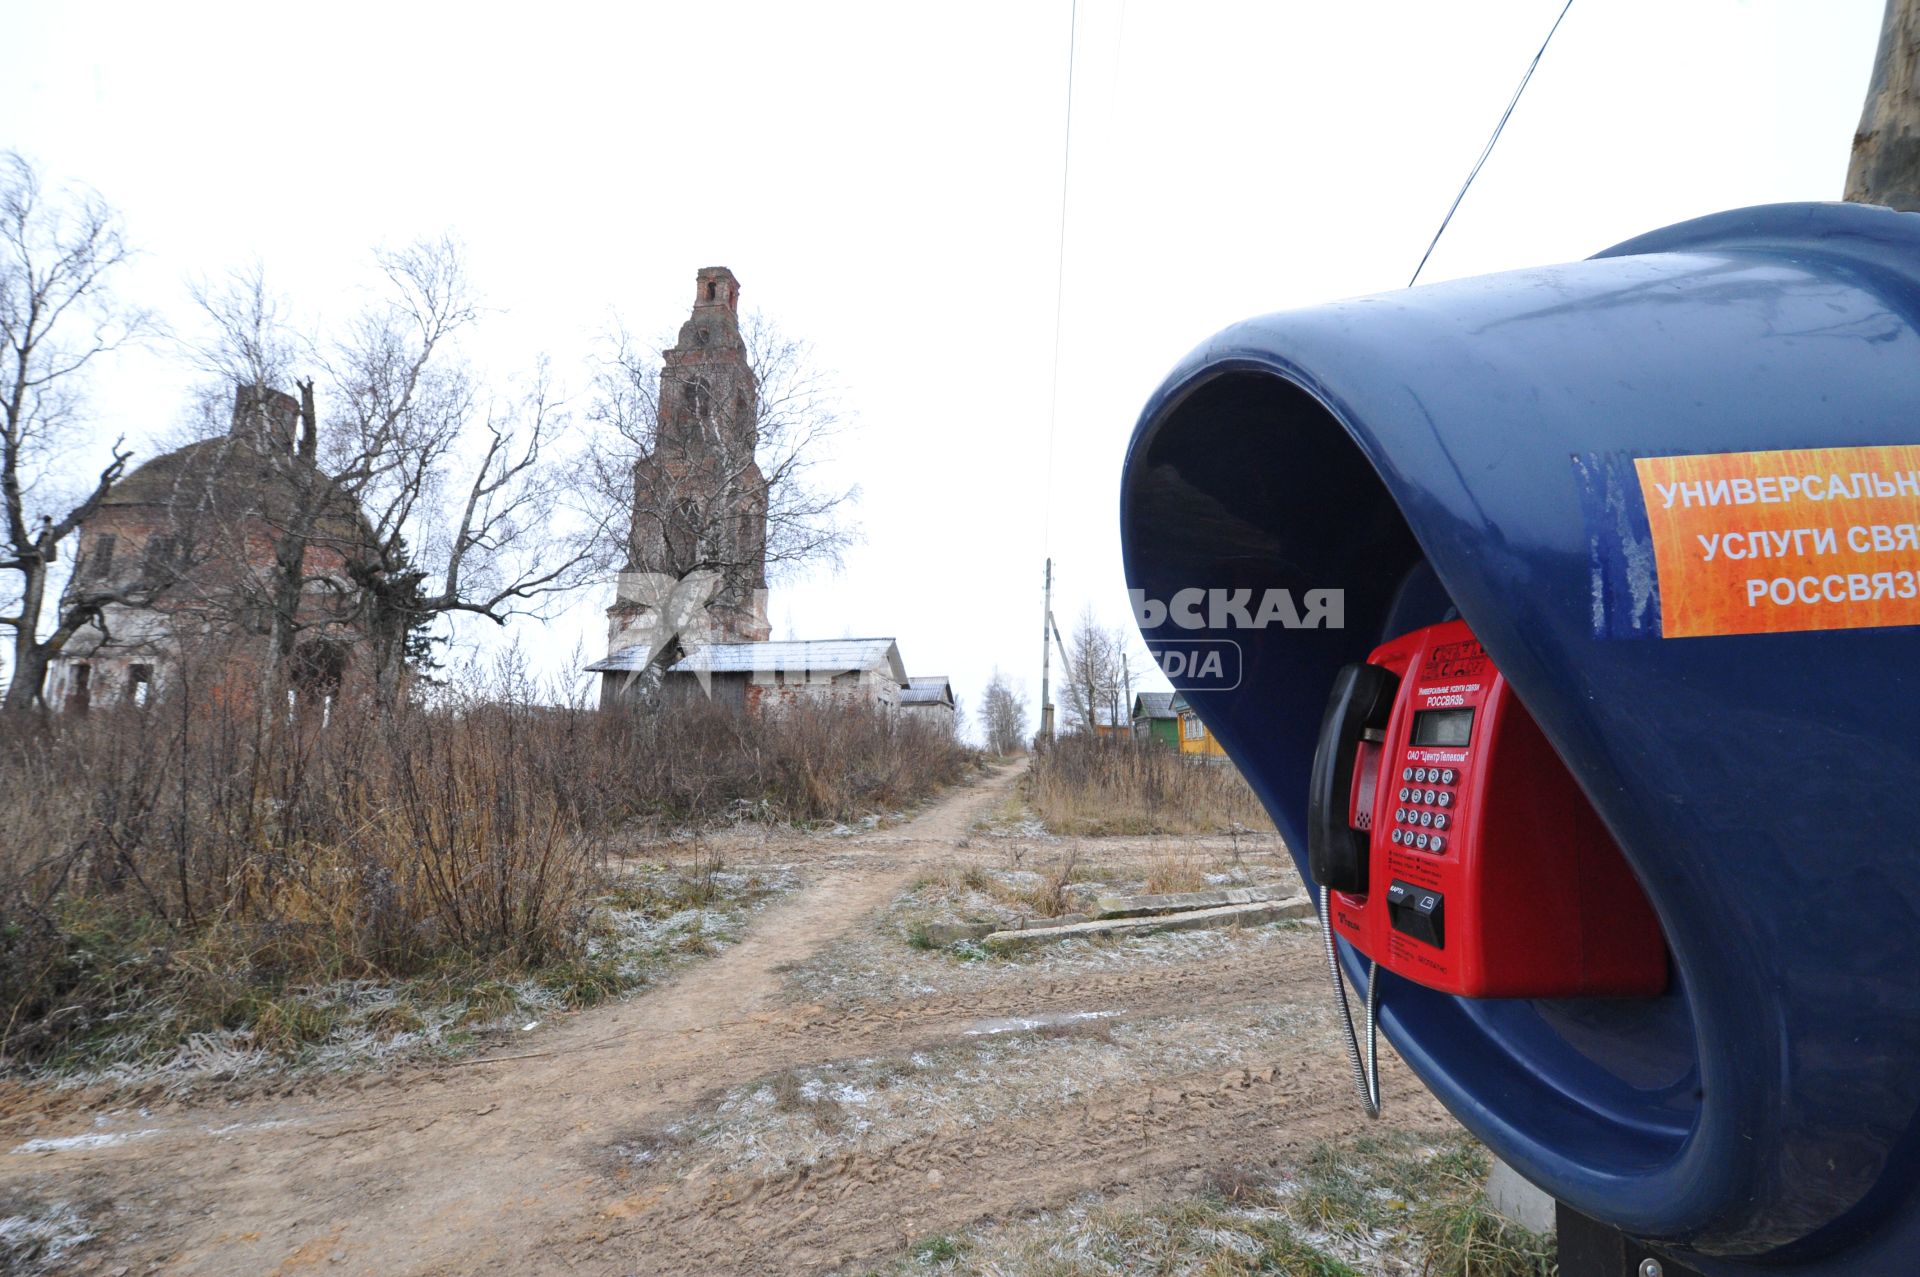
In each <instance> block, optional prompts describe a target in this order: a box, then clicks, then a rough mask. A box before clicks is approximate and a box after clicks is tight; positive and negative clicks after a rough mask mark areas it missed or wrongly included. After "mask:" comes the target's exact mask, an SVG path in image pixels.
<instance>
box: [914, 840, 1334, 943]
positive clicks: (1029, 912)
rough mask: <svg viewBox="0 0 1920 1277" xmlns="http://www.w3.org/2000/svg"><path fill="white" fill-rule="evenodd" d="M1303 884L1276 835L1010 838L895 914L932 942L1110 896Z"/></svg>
mask: <svg viewBox="0 0 1920 1277" xmlns="http://www.w3.org/2000/svg"><path fill="white" fill-rule="evenodd" d="M1297 881H1298V876H1297V875H1296V874H1295V872H1294V869H1293V866H1292V864H1291V862H1290V861H1288V860H1287V858H1286V854H1285V849H1284V848H1283V847H1282V845H1281V844H1280V842H1279V840H1278V839H1277V838H1274V837H1272V836H1261V837H1256V836H1242V837H1238V838H1235V837H1207V838H1189V839H1182V840H1179V841H1178V842H1169V841H1168V840H1165V839H1156V840H1142V839H1121V838H1101V839H1090V840H1078V839H1075V840H1071V841H1063V840H1060V839H1049V840H1045V841H1036V840H1033V839H1012V838H1010V839H1008V840H1007V841H1006V842H1005V843H1004V844H1003V845H1002V846H1001V847H1000V848H999V849H998V854H996V855H992V856H990V857H989V856H981V855H976V856H974V857H972V858H968V859H965V860H962V861H961V862H960V863H957V864H955V865H954V866H952V867H951V868H950V869H948V870H947V871H945V872H944V873H940V874H935V875H932V876H930V877H927V878H923V879H922V880H921V881H919V882H918V883H915V884H914V886H913V888H912V890H910V891H908V892H907V893H906V894H905V895H903V896H902V897H901V898H900V899H899V900H897V901H895V902H894V905H893V907H892V909H891V910H890V911H889V921H890V922H891V923H892V924H893V926H894V929H895V930H896V932H898V933H899V934H900V935H901V936H902V937H903V938H905V939H907V940H909V941H910V942H919V943H926V942H927V941H928V938H929V937H930V936H931V935H937V934H939V932H940V931H941V930H943V929H951V928H954V927H962V926H966V925H969V924H986V923H990V924H993V925H995V926H1007V925H1013V924H1016V923H1018V922H1020V921H1022V920H1025V921H1026V922H1027V923H1028V924H1029V925H1031V924H1032V923H1035V922H1041V921H1044V920H1045V919H1047V918H1049V917H1058V916H1060V915H1062V914H1068V913H1078V912H1082V911H1088V910H1092V909H1093V908H1094V907H1095V906H1096V904H1097V902H1098V901H1099V899H1100V898H1101V897H1103V896H1136V895H1147V894H1163V893H1170V892H1185V891H1203V890H1209V889H1216V888H1222V887H1286V886H1290V885H1291V884H1293V883H1296V882H1297Z"/></svg>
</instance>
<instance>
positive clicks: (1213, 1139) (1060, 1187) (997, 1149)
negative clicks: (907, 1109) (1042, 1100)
mask: <svg viewBox="0 0 1920 1277" xmlns="http://www.w3.org/2000/svg"><path fill="white" fill-rule="evenodd" d="M1383 1094H1384V1097H1385V1099H1386V1100H1387V1102H1388V1103H1389V1104H1390V1105H1391V1106H1392V1109H1391V1110H1390V1111H1391V1112H1392V1113H1393V1124H1394V1125H1395V1126H1402V1127H1414V1128H1422V1127H1435V1128H1440V1127H1444V1126H1447V1125H1449V1124H1450V1122H1451V1119H1450V1118H1448V1117H1447V1115H1446V1112H1445V1110H1444V1109H1442V1108H1441V1107H1440V1106H1439V1104H1438V1103H1437V1102H1436V1101H1435V1100H1434V1099H1433V1098H1432V1096H1431V1095H1430V1094H1429V1093H1428V1092H1427V1091H1426V1090H1425V1089H1424V1088H1423V1087H1421V1086H1420V1085H1419V1083H1418V1082H1417V1081H1416V1080H1414V1079H1413V1077H1412V1076H1411V1074H1409V1073H1408V1072H1407V1071H1406V1070H1405V1068H1404V1067H1403V1066H1400V1065H1399V1063H1398V1061H1394V1062H1393V1063H1392V1064H1391V1065H1390V1067H1389V1068H1388V1070H1387V1072H1386V1076H1385V1077H1384V1078H1383ZM1366 1125H1367V1120H1366V1118H1365V1117H1364V1116H1363V1115H1362V1114H1361V1112H1360V1109H1359V1107H1358V1103H1357V1100H1356V1099H1355V1097H1354V1095H1353V1093H1352V1091H1351V1089H1350V1087H1349V1086H1348V1085H1347V1084H1346V1083H1345V1079H1344V1078H1342V1077H1340V1076H1339V1075H1338V1074H1337V1073H1334V1072H1331V1071H1329V1070H1325V1069H1320V1068H1314V1067H1306V1068H1299V1069H1295V1070H1291V1071H1288V1070H1284V1069H1280V1068H1276V1067H1273V1066H1268V1067H1263V1068H1261V1069H1250V1068H1239V1069H1233V1070H1229V1071H1226V1072H1224V1073H1217V1072H1207V1073H1188V1074H1183V1075H1179V1076H1172V1077H1163V1078H1158V1079H1154V1080H1153V1081H1151V1082H1149V1083H1143V1084H1140V1085H1134V1086H1125V1087H1114V1088H1107V1089H1105V1090H1103V1091H1100V1092H1097V1093H1095V1094H1093V1095H1090V1096H1089V1097H1088V1098H1087V1099H1086V1100H1085V1102H1083V1103H1080V1104H1076V1105H1072V1106H1068V1107H1064V1108H1062V1109H1060V1110H1058V1111H1057V1112H1056V1113H1054V1114H1052V1115H1050V1116H1049V1117H1047V1118H1046V1119H1044V1120H1036V1119H1035V1118H1034V1117H1033V1116H1031V1115H1023V1116H1020V1117H1018V1118H1013V1119H1009V1120H1006V1121H1002V1122H995V1123H990V1124H985V1125H982V1126H978V1127H973V1128H965V1129H958V1130H952V1131H946V1132H941V1133H938V1134H934V1135H928V1136H922V1137H919V1138H915V1139H911V1140H907V1141H904V1142H902V1143H899V1144H897V1145H893V1146H889V1147H884V1148H876V1149H865V1148H861V1149H856V1150H854V1151H851V1152H848V1153H845V1154H842V1155H840V1156H838V1157H835V1158H831V1159H828V1160H825V1161H822V1162H820V1163H817V1164H814V1165H809V1166H799V1167H793V1168H789V1169H786V1170H783V1171H780V1172H778V1173H775V1174H771V1175H766V1176H753V1175H747V1174H738V1173H735V1174H722V1175H707V1174H703V1173H701V1172H699V1171H698V1170H696V1171H694V1172H693V1173H690V1174H687V1175H684V1176H679V1177H674V1178H670V1179H656V1180H652V1181H647V1180H639V1181H636V1182H635V1184H634V1187H633V1188H632V1189H631V1190H630V1191H629V1193H628V1194H627V1195H626V1196H624V1197H623V1198H621V1199H619V1200H617V1201H615V1202H613V1203H611V1204H609V1205H608V1206H607V1207H606V1208H605V1210H604V1213H603V1221H604V1222H603V1224H602V1226H601V1227H600V1228H597V1229H594V1230H591V1231H589V1232H588V1233H586V1234H585V1235H584V1236H582V1237H581V1238H580V1239H578V1240H577V1241H576V1242H575V1243H574V1244H573V1248H572V1249H570V1250H569V1252H568V1257H569V1260H570V1261H571V1262H574V1263H577V1264H578V1263H585V1262H589V1261H591V1260H592V1259H593V1258H595V1257H597V1259H598V1260H599V1261H600V1262H604V1261H605V1260H606V1258H607V1257H608V1252H609V1251H611V1252H612V1253H613V1254H614V1255H617V1256H619V1257H620V1260H621V1262H623V1263H624V1264H625V1265H626V1266H627V1267H628V1268H629V1269H630V1270H631V1271H633V1272H636V1273H662V1274H665V1273H677V1272H689V1271H691V1272H725V1271H739V1272H775V1271H786V1272H825V1271H831V1270H833V1269H836V1268H840V1267H844V1266H845V1265H847V1264H850V1263H859V1262H863V1261H866V1262H871V1261H873V1260H875V1259H878V1258H881V1257H883V1256H886V1255H888V1254H891V1253H893V1252H895V1251H898V1250H899V1249H900V1248H902V1247H903V1246H905V1245H907V1244H908V1243H910V1242H911V1241H912V1240H914V1239H915V1238H917V1237H921V1236H924V1235H926V1234H927V1233H929V1232H932V1231H943V1230H949V1229H953V1228H957V1227H962V1226H964V1225H966V1224H968V1223H971V1222H973V1221H975V1220H977V1219H980V1218H982V1217H986V1216H995V1215H1004V1214H1016V1213H1022V1212H1027V1211H1033V1210H1042V1209H1049V1208H1055V1207H1059V1206H1063V1205H1065V1204H1067V1203H1069V1202H1071V1201H1072V1200H1074V1199H1075V1198H1077V1197H1080V1196H1082V1195H1084V1194H1087V1193H1096V1192H1097V1193H1102V1194H1111V1193H1115V1192H1118V1191H1122V1190H1124V1189H1127V1188H1129V1187H1133V1186H1139V1185H1150V1184H1154V1183H1158V1182H1164V1181H1168V1180H1172V1179H1174V1178H1176V1177H1179V1176H1181V1175H1183V1174H1187V1175H1191V1174H1192V1173H1194V1172H1201V1173H1204V1171H1205V1170H1206V1169H1207V1168H1212V1167H1220V1166H1225V1165H1235V1164H1240V1165H1245V1164H1257V1165H1264V1164H1268V1163H1270V1162H1273V1161H1275V1160H1278V1159H1283V1158H1285V1157H1286V1156H1287V1155H1289V1154H1298V1153H1300V1152H1303V1151H1304V1150H1305V1149H1307V1148H1309V1147H1310V1146H1312V1145H1313V1144H1315V1143H1318V1142H1320V1141H1323V1140H1330V1139H1338V1138H1341V1137H1343V1136H1348V1135H1353V1134H1356V1133H1359V1132H1360V1131H1361V1130H1363V1129H1364V1128H1365V1127H1366Z"/></svg>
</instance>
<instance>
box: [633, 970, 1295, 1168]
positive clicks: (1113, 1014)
mask: <svg viewBox="0 0 1920 1277" xmlns="http://www.w3.org/2000/svg"><path fill="white" fill-rule="evenodd" d="M1325 1027H1326V1026H1325V1024H1324V1010H1323V1009H1322V1008H1320V1007H1318V1006H1315V1007H1310V1008H1307V1007H1297V1006H1287V1005H1284V1004H1281V1005H1274V1006H1267V1007H1260V1008H1248V1009H1245V1010H1240V1011H1235V1012H1233V1013H1231V1014H1229V1015H1226V1016H1208V1017H1195V1018H1191V1019H1190V1018H1186V1017H1159V1018H1154V1019H1149V1020H1143V1021H1140V1022H1132V1021H1129V1020H1128V1019H1127V1012H1126V1008H1124V1007H1097V1008H1088V1009H1086V1010H1083V1011H1079V1012H1070V1013H1063V1014H1055V1015H1040V1016H1034V1017H1030V1018H1029V1019H1027V1020H1025V1021H1022V1020H1019V1019H1017V1018H1016V1019H1003V1020H995V1021H982V1022H981V1023H980V1024H978V1025H975V1026H973V1027H972V1029H970V1030H963V1036H964V1037H965V1038H966V1039H967V1040H966V1041H963V1042H960V1043H955V1044H952V1045H948V1046H942V1047H937V1048H929V1049H926V1050H921V1051H916V1052H914V1053H912V1054H910V1055H907V1056H883V1057H873V1058H866V1059H855V1060H843V1061H838V1062H835V1063H830V1064H823V1065H818V1066H814V1067H810V1068H804V1069H795V1070H788V1071H785V1072H781V1073H777V1074H773V1075H771V1076H768V1077H764V1078H761V1079H759V1080H757V1081H755V1082H752V1083H749V1084H747V1085H745V1086H741V1087H737V1088H735V1089H733V1090H731V1091H729V1092H727V1093H726V1094H725V1095H724V1096H722V1097H721V1098H720V1099H719V1100H718V1101H717V1102H716V1103H715V1104H714V1105H713V1106H711V1107H710V1108H707V1109H703V1110H701V1111H700V1112H698V1113H696V1114H694V1115H692V1116H690V1117H688V1118H686V1119H683V1120H682V1121H680V1122H679V1123H677V1124H675V1125H674V1126H672V1127H669V1128H667V1129H666V1130H664V1131H660V1132H657V1133H655V1135H653V1136H652V1137H651V1138H648V1139H646V1140H642V1141H639V1142H638V1143H637V1144H636V1145H634V1146H632V1147H630V1149H629V1157H630V1159H631V1160H632V1161H633V1162H635V1163H636V1164H646V1165H651V1166H655V1167H657V1166H658V1165H659V1164H660V1163H661V1161H662V1159H663V1158H668V1157H671V1158H674V1159H677V1160H676V1164H677V1161H678V1160H687V1161H697V1162H699V1163H700V1164H702V1165H706V1166H709V1167H711V1168H715V1169H721V1168H724V1169H726V1170H729V1171H738V1172H745V1173H751V1174H754V1175H770V1174H776V1173H778V1172H780V1171H784V1170H787V1169H790V1168H792V1167H796V1166H811V1165H814V1164H817V1163H819V1162H822V1161H826V1160H830V1159H831V1158H833V1157H836V1156H839V1155H840V1154H842V1153H846V1152H850V1151H852V1150H853V1149H854V1148H856V1147H860V1148H865V1149H869V1150H871V1149H874V1148H880V1147H886V1146H889V1145H896V1144H900V1143H905V1142H908V1141H911V1140H915V1139H920V1138H923V1137H926V1136H930V1135H933V1134H935V1133H937V1132H939V1133H947V1134H951V1133H952V1132H954V1131H957V1130H966V1129H973V1128H979V1127H985V1126H989V1125H992V1124H994V1123H1003V1122H1008V1121H1017V1120H1019V1119H1021V1118H1023V1117H1029V1116H1031V1117H1039V1116H1043V1115H1048V1114H1053V1113H1057V1112H1058V1111H1059V1110H1060V1109H1062V1108H1063V1107H1070V1106H1072V1105H1074V1104H1077V1103H1082V1102H1085V1101H1086V1100H1088V1099H1091V1098H1092V1097H1094V1096H1097V1095H1099V1094H1100V1093H1102V1092H1113V1091H1116V1090H1119V1089H1122V1088H1126V1087H1129V1086H1134V1085H1137V1084H1138V1083H1139V1081H1140V1079H1141V1078H1143V1077H1164V1076H1179V1075H1183V1074H1186V1075H1190V1074H1212V1073H1219V1074H1221V1075H1222V1076H1225V1075H1227V1074H1229V1073H1230V1074H1232V1075H1233V1076H1235V1077H1238V1076H1240V1074H1241V1072H1242V1068H1243V1064H1244V1061H1246V1060H1248V1059H1262V1058H1268V1057H1271V1055H1272V1053H1273V1044H1274V1042H1275V1041H1276V1040H1277V1039H1278V1040H1284V1039H1287V1038H1291V1037H1296V1036H1298V1035H1300V1034H1302V1033H1316V1034H1317V1033H1321V1032H1324V1031H1325Z"/></svg>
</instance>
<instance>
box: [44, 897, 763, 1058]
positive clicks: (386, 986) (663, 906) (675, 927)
mask: <svg viewBox="0 0 1920 1277" xmlns="http://www.w3.org/2000/svg"><path fill="white" fill-rule="evenodd" d="M798 883H799V873H798V870H797V868H796V867H795V866H793V865H789V864H768V865H755V866H753V867H752V868H751V869H727V868H722V867H720V866H719V864H718V862H701V861H699V860H696V861H695V862H694V864H693V865H692V867H691V868H689V867H688V866H686V865H684V864H682V865H678V866H673V865H664V864H656V863H650V862H647V863H627V864H624V865H622V866H620V867H619V869H618V870H617V871H616V872H614V873H613V874H611V875H610V876H609V879H608V888H607V891H606V893H605V894H604V895H603V896H602V897H601V898H600V899H599V900H598V901H597V903H596V905H595V907H594V909H593V911H592V913H591V914H590V915H589V916H588V918H587V919H586V924H585V927H586V936H585V941H584V945H583V951H582V953H581V954H580V956H579V957H577V958H575V959H573V960H570V961H565V962H561V963H556V964H554V965H553V966H551V967H549V968H547V969H545V970H541V971H536V972H533V973H530V974H522V975H518V976H515V977H514V978H511V979H496V978H490V977H488V976H486V975H485V974H484V973H483V972H482V973H477V974H471V975H467V976H464V977H462V976H461V975H460V974H459V973H452V974H449V975H442V976H438V977H433V978H423V979H416V980H391V981H376V980H343V981H337V982H335V983H332V984H327V985H322V986H318V987H314V988H297V989H290V990H286V991H284V992H283V993H282V994H281V995H279V997H278V998H277V999H276V1004H275V1007H274V1014H276V1015H277V1016H279V1017H280V1018H281V1019H282V1020H286V1019H300V1018H303V1017H304V1018H306V1019H307V1021H308V1022H310V1023H313V1024H317V1025H320V1026H323V1027H322V1030H321V1031H320V1032H316V1033H311V1034H308V1035H305V1036H304V1037H303V1038H302V1039H301V1040H299V1041H297V1042H296V1043H294V1044H293V1045H291V1046H289V1045H286V1044H283V1043H274V1042H271V1041H268V1040H264V1039H263V1035H262V1033H261V1032H260V1031H259V1029H258V1027H257V1026H255V1025H249V1026H246V1027H241V1028H235V1029H225V1030H217V1031H212V1032H200V1033H194V1034H191V1035H189V1036H188V1037H186V1038H185V1039H184V1040H177V1039H176V1040H173V1041H169V1042H165V1043H158V1044H156V1041H155V1034H154V1031H153V1023H154V1022H155V1021H156V1020H157V1021H160V1022H164V1018H165V1017H164V1015H157V1016H155V1017H154V1018H153V1019H152V1020H148V1021H146V1022H144V1023H143V1022H140V1021H131V1022H129V1023H127V1025H126V1026H125V1028H124V1031H123V1032H122V1033H121V1034H120V1035H119V1036H117V1037H113V1038H109V1039H107V1040H105V1041H104V1042H102V1043H100V1044H99V1045H98V1047H97V1049H96V1050H95V1052H94V1058H95V1059H96V1060H103V1061H105V1063H96V1064H94V1065H92V1066H90V1067H69V1068H65V1069H60V1070H57V1071H50V1072H49V1073H48V1074H47V1076H48V1077H49V1078H50V1079H52V1080H54V1081H56V1082H57V1083H58V1084H59V1085H61V1086H63V1087H93V1086H107V1087H125V1088H131V1087H141V1086H151V1085H159V1086H161V1087H163V1088H164V1089H165V1090H167V1091H168V1092H170V1093H179V1092H184V1091H186V1090H189V1089H191V1088H193V1087H194V1086H198V1085H202V1084H205V1083H209V1082H219V1081H227V1080H233V1079H241V1078H255V1077H261V1076H265V1075H268V1074H276V1073H300V1072H310V1071H345V1070H351V1069H359V1068H367V1067H373V1066H379V1065H383V1064H388V1063H392V1062H395V1061H398V1060H404V1059H415V1058H431V1057H451V1056H457V1055H460V1054H463V1053H465V1052H466V1051H469V1050H471V1049H473V1048H474V1047H476V1046H479V1045H483V1044H485V1043H488V1042H491V1041H498V1040H499V1039H501V1038H502V1037H505V1036H508V1035H515V1034H520V1033H526V1032H532V1031H535V1030H536V1029H537V1028H538V1027H539V1026H540V1025H541V1024H542V1023H545V1022H547V1021H548V1020H550V1019H552V1018H553V1017H555V1016H557V1015H560V1014H564V1013H565V1012H567V1011H571V1010H574V1009H577V1008H579V1007H582V1006H587V1005H592V1004H593V1003H596V1002H600V1001H604V1000H605V999H606V998H608V997H613V996H618V995H620V994H623V993H626V992H629V991H631V990H634V989H637V988H640V987H642V986H644V985H646V984H648V983H651V982H652V981H654V980H657V979H659V978H660V977H662V976H663V975H665V974H667V973H669V972H671V971H673V970H675V969H677V968H678V967H680V966H683V965H685V964H686V963H688V962H691V961H694V960H697V959H699V958H701V957H705V956H709V955H712V954H715V953H719V952H720V951H721V950H723V949H725V948H726V947H728V946H729V945H731V944H733V943H735V942H736V941H737V940H738V939H739V938H740V936H741V935H742V934H743V933H744V931H745V929H746V927H747V925H748V923H749V921H750V920H751V919H752V917H753V915H754V914H756V913H757V912H758V911H759V910H761V909H762V908H764V907H765V906H766V905H767V904H768V903H770V902H771V901H773V900H775V899H777V898H778V897H780V896H781V895H783V894H784V893H786V892H788V891H790V890H792V889H793V888H794V887H795V886H797V885H798Z"/></svg>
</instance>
